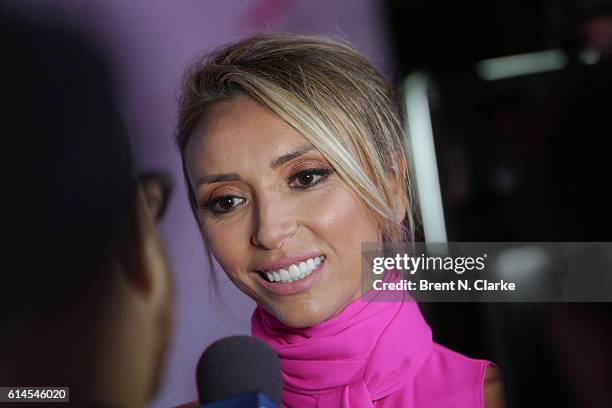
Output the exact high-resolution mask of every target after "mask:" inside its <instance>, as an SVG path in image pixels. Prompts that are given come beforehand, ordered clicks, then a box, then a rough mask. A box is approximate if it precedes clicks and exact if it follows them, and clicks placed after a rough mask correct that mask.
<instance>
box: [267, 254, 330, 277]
mask: <svg viewBox="0 0 612 408" xmlns="http://www.w3.org/2000/svg"><path fill="white" fill-rule="evenodd" d="M324 260H325V256H324V255H321V256H315V257H312V258H308V259H305V260H303V261H301V262H298V263H294V264H291V265H289V266H288V267H285V268H280V269H274V270H267V271H263V272H260V274H261V276H262V277H263V278H264V279H266V280H267V281H268V282H280V283H289V282H295V281H299V280H300V279H304V278H305V277H307V276H308V275H310V274H311V273H312V271H314V270H315V269H317V268H318V266H319V265H320V264H321V263H322V262H323V261H324Z"/></svg>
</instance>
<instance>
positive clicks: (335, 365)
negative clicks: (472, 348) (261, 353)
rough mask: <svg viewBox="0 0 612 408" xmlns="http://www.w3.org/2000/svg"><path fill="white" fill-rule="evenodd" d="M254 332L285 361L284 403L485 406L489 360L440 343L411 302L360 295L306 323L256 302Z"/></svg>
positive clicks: (292, 406)
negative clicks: (286, 321) (299, 325)
mask: <svg viewBox="0 0 612 408" xmlns="http://www.w3.org/2000/svg"><path fill="white" fill-rule="evenodd" d="M374 296H375V295H374ZM402 296H403V295H402ZM252 331H253V336H255V337H258V338H260V339H261V340H263V341H265V342H266V343H268V344H269V345H270V346H271V347H272V348H273V349H274V350H276V352H277V353H278V355H279V357H280V359H281V367H282V374H283V380H284V392H283V406H285V407H289V408H308V407H318V408H337V407H344V408H371V407H376V408H387V407H404V408H410V407H427V408H435V407H454V408H464V407H465V408H467V407H483V406H484V404H483V398H482V388H483V380H484V372H485V369H486V366H487V365H488V364H489V363H488V362H487V361H484V360H473V359H470V358H467V357H464V356H462V355H460V354H458V353H455V352H453V351H450V350H448V349H446V348H444V347H442V346H439V345H437V344H435V343H434V342H433V341H432V337H431V329H430V328H429V326H428V325H427V323H426V322H425V320H424V319H423V316H422V315H421V312H420V310H419V308H418V306H417V304H416V303H415V302H413V301H408V300H407V301H396V302H377V301H364V300H361V299H360V300H356V301H354V302H353V303H351V304H349V305H348V306H347V307H346V308H345V309H344V310H343V311H342V312H341V313H340V314H338V315H337V316H334V317H332V318H331V319H329V320H327V321H324V322H321V323H319V324H316V325H314V326H311V327H308V328H304V329H293V328H289V327H287V326H285V325H283V324H282V323H281V322H280V321H278V320H277V319H276V318H275V317H273V316H272V315H270V314H269V313H267V312H266V311H264V310H263V309H261V308H260V307H257V308H256V309H255V312H254V313H253V317H252Z"/></svg>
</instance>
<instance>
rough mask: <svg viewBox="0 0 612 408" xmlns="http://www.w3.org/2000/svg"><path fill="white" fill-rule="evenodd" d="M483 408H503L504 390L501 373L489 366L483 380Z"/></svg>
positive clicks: (504, 404)
mask: <svg viewBox="0 0 612 408" xmlns="http://www.w3.org/2000/svg"><path fill="white" fill-rule="evenodd" d="M484 403H485V404H484V405H485V408H505V407H506V402H505V400H504V388H503V384H502V379H501V372H500V371H499V368H497V367H495V366H489V367H488V368H487V371H486V373H485V379H484Z"/></svg>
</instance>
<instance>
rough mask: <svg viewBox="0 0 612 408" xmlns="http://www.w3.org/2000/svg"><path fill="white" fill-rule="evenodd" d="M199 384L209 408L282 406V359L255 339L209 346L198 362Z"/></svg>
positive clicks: (234, 339)
mask: <svg viewBox="0 0 612 408" xmlns="http://www.w3.org/2000/svg"><path fill="white" fill-rule="evenodd" d="M196 383H197V386H198V397H199V402H200V404H202V406H203V407H206V408H229V407H231V408H247V407H248V408H253V407H266V408H271V407H275V406H276V407H280V406H281V397H282V391H283V379H282V377H281V368H280V361H279V359H278V355H277V354H276V352H275V351H274V350H272V348H271V347H270V346H268V345H267V344H266V343H264V342H262V341H261V340H258V339H256V338H254V337H248V336H232V337H226V338H224V339H221V340H219V341H217V342H215V343H213V344H212V345H211V346H209V347H208V348H207V349H206V350H205V351H204V353H202V357H200V360H199V361H198V366H197V368H196ZM274 404H276V405H274Z"/></svg>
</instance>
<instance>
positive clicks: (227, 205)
mask: <svg viewBox="0 0 612 408" xmlns="http://www.w3.org/2000/svg"><path fill="white" fill-rule="evenodd" d="M244 200H245V199H244V198H242V197H238V196H231V195H225V196H221V197H217V198H214V199H212V200H210V201H209V202H208V203H206V204H205V205H204V207H205V208H206V209H209V210H211V211H212V212H213V213H216V214H224V213H228V212H231V211H233V210H234V209H235V208H236V207H238V206H239V205H240V204H242V203H243V202H244Z"/></svg>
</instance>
